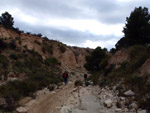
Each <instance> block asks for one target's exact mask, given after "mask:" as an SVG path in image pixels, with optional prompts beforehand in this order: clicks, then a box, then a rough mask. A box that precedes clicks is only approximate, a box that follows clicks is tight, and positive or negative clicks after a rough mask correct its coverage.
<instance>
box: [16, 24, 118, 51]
mask: <svg viewBox="0 0 150 113" xmlns="http://www.w3.org/2000/svg"><path fill="white" fill-rule="evenodd" d="M20 25H21V26H20ZM15 26H18V27H19V28H20V29H23V30H25V31H26V32H31V33H42V35H43V36H47V37H48V38H49V39H54V40H59V41H61V42H64V43H66V44H73V45H77V46H82V45H83V44H84V43H85V42H86V41H87V40H90V41H93V42H96V41H98V42H107V41H109V40H119V38H120V37H116V36H114V35H109V36H102V35H94V34H91V33H89V32H81V31H77V30H73V29H69V30H62V29H61V28H54V27H45V26H31V25H28V24H23V23H19V22H17V23H16V25H15ZM99 46H101V45H99ZM111 46H112V45H108V47H107V48H109V49H110V48H111Z"/></svg>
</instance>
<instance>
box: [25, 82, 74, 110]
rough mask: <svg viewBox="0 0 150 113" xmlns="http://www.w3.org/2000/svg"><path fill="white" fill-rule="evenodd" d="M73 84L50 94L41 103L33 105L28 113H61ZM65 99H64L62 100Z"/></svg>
mask: <svg viewBox="0 0 150 113" xmlns="http://www.w3.org/2000/svg"><path fill="white" fill-rule="evenodd" d="M72 88H73V84H72V83H71V84H68V85H66V86H64V89H63V90H62V89H60V90H56V93H53V94H49V95H47V96H46V98H44V99H43V100H42V101H41V102H39V103H38V104H36V105H33V107H31V109H29V110H28V112H27V113H59V112H60V109H59V108H61V106H62V105H64V102H65V99H66V98H67V96H68V94H70V92H71V89H72ZM62 97H63V98H62Z"/></svg>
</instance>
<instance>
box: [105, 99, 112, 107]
mask: <svg viewBox="0 0 150 113" xmlns="http://www.w3.org/2000/svg"><path fill="white" fill-rule="evenodd" d="M104 104H105V105H106V107H107V108H111V107H112V100H110V99H107V100H105V102H104Z"/></svg>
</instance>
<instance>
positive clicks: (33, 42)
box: [0, 26, 91, 68]
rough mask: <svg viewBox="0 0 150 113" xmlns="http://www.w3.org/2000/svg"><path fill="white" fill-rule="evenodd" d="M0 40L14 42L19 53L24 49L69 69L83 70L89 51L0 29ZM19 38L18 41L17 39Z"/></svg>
mask: <svg viewBox="0 0 150 113" xmlns="http://www.w3.org/2000/svg"><path fill="white" fill-rule="evenodd" d="M0 38H3V39H4V40H6V41H8V42H9V41H10V40H15V42H16V45H17V48H18V49H19V50H20V51H23V50H24V49H28V50H34V51H36V52H38V53H39V54H40V55H41V56H42V57H43V59H45V58H46V57H50V56H53V57H56V58H57V59H58V60H59V61H60V62H61V63H62V64H63V65H65V66H67V67H71V68H76V67H81V68H83V65H84V63H85V62H86V61H85V56H87V55H88V54H89V52H90V51H91V50H90V49H88V48H78V47H69V46H67V45H65V44H63V43H61V42H57V41H54V40H48V39H46V38H41V37H38V36H35V35H30V34H26V33H21V34H18V33H17V32H15V31H13V30H9V29H6V28H4V27H2V26H1V27H0ZM18 38H19V39H18Z"/></svg>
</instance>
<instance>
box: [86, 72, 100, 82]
mask: <svg viewBox="0 0 150 113" xmlns="http://www.w3.org/2000/svg"><path fill="white" fill-rule="evenodd" d="M100 74H101V72H95V73H93V74H92V75H90V76H89V78H88V80H91V81H92V82H93V85H98V84H99V83H100V80H99V79H100Z"/></svg>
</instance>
